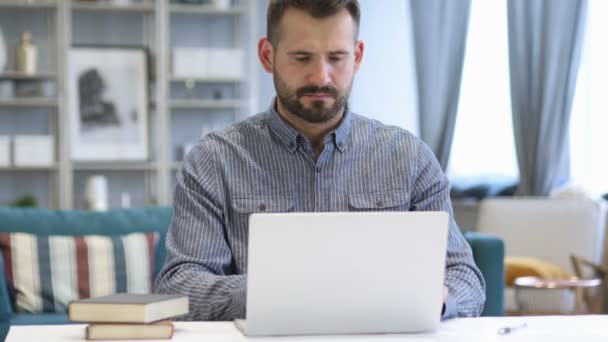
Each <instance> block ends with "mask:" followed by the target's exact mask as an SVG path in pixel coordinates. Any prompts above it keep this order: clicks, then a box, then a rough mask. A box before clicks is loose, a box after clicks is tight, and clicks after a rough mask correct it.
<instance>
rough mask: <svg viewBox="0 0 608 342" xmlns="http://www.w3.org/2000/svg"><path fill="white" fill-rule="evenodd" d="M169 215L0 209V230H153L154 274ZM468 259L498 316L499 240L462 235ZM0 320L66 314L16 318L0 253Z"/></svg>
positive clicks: (53, 318)
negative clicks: (155, 238) (474, 264)
mask: <svg viewBox="0 0 608 342" xmlns="http://www.w3.org/2000/svg"><path fill="white" fill-rule="evenodd" d="M171 217H172V209H171V208H168V207H149V208H138V209H120V210H110V211H107V212H84V211H59V210H47V209H13V208H0V232H28V233H36V234H45V235H51V234H55V235H88V234H101V235H116V234H126V233H131V232H135V231H138V232H149V231H157V232H159V233H160V237H161V239H160V241H159V244H158V247H157V250H156V265H155V272H154V276H156V274H158V272H159V271H160V268H161V267H162V264H163V262H164V259H165V234H166V231H167V228H168V226H169V224H170V221H171ZM464 235H465V237H466V239H467V241H468V242H469V244H470V245H471V247H472V249H473V255H474V257H475V261H476V262H477V265H479V268H480V269H481V271H482V273H483V275H484V277H485V279H486V284H487V301H486V306H485V309H484V315H490V316H499V315H502V313H503V309H502V293H503V283H504V281H503V256H504V246H503V244H502V240H500V239H497V238H495V237H492V236H487V235H482V234H478V233H474V232H465V234H464ZM0 271H1V272H0V322H2V321H4V322H5V323H8V324H10V325H26V324H65V323H68V320H67V315H66V314H63V313H49V314H17V313H15V312H14V311H13V306H12V300H11V296H10V294H9V289H8V286H7V283H6V279H5V274H4V263H3V260H2V257H1V255H0Z"/></svg>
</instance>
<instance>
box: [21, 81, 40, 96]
mask: <svg viewBox="0 0 608 342" xmlns="http://www.w3.org/2000/svg"><path fill="white" fill-rule="evenodd" d="M15 96H16V97H40V96H42V84H41V83H40V81H38V80H15Z"/></svg>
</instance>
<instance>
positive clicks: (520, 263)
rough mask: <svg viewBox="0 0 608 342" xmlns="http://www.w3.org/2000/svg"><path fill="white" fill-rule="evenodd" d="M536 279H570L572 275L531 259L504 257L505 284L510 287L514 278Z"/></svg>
mask: <svg viewBox="0 0 608 342" xmlns="http://www.w3.org/2000/svg"><path fill="white" fill-rule="evenodd" d="M532 276H533V277H538V278H541V279H570V278H572V275H571V274H569V273H568V272H566V271H564V270H562V269H561V268H560V267H559V266H557V265H555V264H552V263H550V262H548V261H544V260H541V259H537V258H532V257H516V256H508V257H505V284H506V285H507V286H512V285H513V284H514V282H515V278H519V277H532Z"/></svg>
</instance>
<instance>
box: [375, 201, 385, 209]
mask: <svg viewBox="0 0 608 342" xmlns="http://www.w3.org/2000/svg"><path fill="white" fill-rule="evenodd" d="M376 206H378V207H384V202H382V201H381V200H378V201H377V202H376Z"/></svg>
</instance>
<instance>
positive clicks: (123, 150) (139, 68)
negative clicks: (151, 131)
mask: <svg viewBox="0 0 608 342" xmlns="http://www.w3.org/2000/svg"><path fill="white" fill-rule="evenodd" d="M67 88H68V92H69V93H70V96H68V104H67V105H68V106H67V108H68V115H69V126H70V129H69V130H70V139H71V142H70V146H71V151H70V155H71V159H72V160H73V161H86V162H96V161H99V162H108V161H145V160H147V159H148V154H149V146H148V111H149V106H148V103H149V102H148V61H147V50H146V49H145V48H143V47H122V46H121V47H98V46H74V47H72V48H71V49H70V52H69V62H68V77H67Z"/></svg>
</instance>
